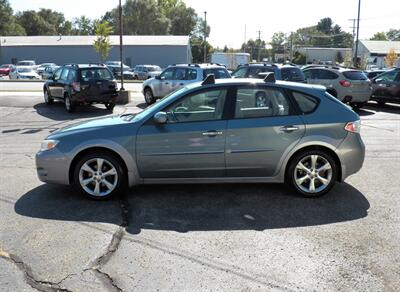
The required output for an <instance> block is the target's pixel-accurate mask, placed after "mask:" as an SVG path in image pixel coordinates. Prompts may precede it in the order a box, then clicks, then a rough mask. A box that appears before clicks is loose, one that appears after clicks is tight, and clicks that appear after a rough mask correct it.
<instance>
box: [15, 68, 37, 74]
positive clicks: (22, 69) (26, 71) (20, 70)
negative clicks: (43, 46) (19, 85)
mask: <svg viewBox="0 0 400 292" xmlns="http://www.w3.org/2000/svg"><path fill="white" fill-rule="evenodd" d="M17 71H18V72H19V73H30V72H32V71H33V70H32V68H18V69H17Z"/></svg>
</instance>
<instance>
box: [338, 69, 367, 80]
mask: <svg viewBox="0 0 400 292" xmlns="http://www.w3.org/2000/svg"><path fill="white" fill-rule="evenodd" d="M343 76H344V77H346V78H347V79H350V80H368V77H367V75H365V74H364V72H362V71H344V72H343Z"/></svg>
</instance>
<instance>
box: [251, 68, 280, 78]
mask: <svg viewBox="0 0 400 292" xmlns="http://www.w3.org/2000/svg"><path fill="white" fill-rule="evenodd" d="M263 72H274V69H272V68H267V67H265V68H263V67H261V68H260V67H250V69H249V74H248V77H249V78H260V76H258V74H259V73H263ZM264 77H265V76H264Z"/></svg>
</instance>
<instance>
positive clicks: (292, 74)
mask: <svg viewBox="0 0 400 292" xmlns="http://www.w3.org/2000/svg"><path fill="white" fill-rule="evenodd" d="M281 71H282V80H287V81H304V80H305V76H304V73H303V71H301V70H300V68H296V67H290V68H282V69H281Z"/></svg>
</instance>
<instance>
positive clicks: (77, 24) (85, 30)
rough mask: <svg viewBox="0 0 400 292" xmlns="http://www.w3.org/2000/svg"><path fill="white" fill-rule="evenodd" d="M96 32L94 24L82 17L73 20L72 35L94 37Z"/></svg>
mask: <svg viewBox="0 0 400 292" xmlns="http://www.w3.org/2000/svg"><path fill="white" fill-rule="evenodd" d="M95 32H96V27H95V24H94V22H93V21H92V20H91V19H89V18H87V17H86V16H84V15H82V16H80V17H78V18H74V19H73V23H72V33H73V34H75V35H92V34H94V33H95Z"/></svg>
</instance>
